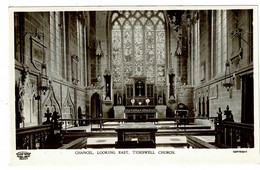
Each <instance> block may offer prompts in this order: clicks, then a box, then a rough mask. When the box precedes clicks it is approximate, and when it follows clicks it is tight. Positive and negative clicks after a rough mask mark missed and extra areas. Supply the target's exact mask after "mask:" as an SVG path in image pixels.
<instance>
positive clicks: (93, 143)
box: [87, 136, 215, 149]
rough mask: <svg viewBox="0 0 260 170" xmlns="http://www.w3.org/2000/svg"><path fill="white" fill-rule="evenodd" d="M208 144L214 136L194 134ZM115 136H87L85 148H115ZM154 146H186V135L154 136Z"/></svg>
mask: <svg viewBox="0 0 260 170" xmlns="http://www.w3.org/2000/svg"><path fill="white" fill-rule="evenodd" d="M196 138H199V139H201V140H203V141H204V142H207V143H209V144H212V145H213V144H214V141H215V137H214V136H196ZM116 141H117V137H102V138H96V137H92V138H88V139H87V149H106V148H107V149H109V148H111V149H112V148H115V142H116ZM156 148H157V149H159V148H187V138H186V136H170V137H169V136H156Z"/></svg>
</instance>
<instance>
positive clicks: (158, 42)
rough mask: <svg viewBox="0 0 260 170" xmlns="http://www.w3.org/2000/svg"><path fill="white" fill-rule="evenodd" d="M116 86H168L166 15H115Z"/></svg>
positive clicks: (112, 35)
mask: <svg viewBox="0 0 260 170" xmlns="http://www.w3.org/2000/svg"><path fill="white" fill-rule="evenodd" d="M111 28H112V30H111V49H112V59H113V61H112V68H113V83H123V84H132V83H133V78H132V77H133V76H143V77H146V83H150V84H155V83H156V82H157V83H160V84H162V83H165V71H166V52H165V51H166V33H165V32H166V31H165V19H164V15H163V13H162V11H114V12H113V13H112V18H111Z"/></svg>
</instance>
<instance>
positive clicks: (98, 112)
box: [91, 93, 102, 118]
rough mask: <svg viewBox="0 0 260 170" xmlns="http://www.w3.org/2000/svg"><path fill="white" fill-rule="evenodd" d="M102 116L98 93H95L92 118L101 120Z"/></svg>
mask: <svg viewBox="0 0 260 170" xmlns="http://www.w3.org/2000/svg"><path fill="white" fill-rule="evenodd" d="M101 116H102V112H101V101H100V96H99V94H98V93H94V94H93V95H92V97H91V118H99V117H101Z"/></svg>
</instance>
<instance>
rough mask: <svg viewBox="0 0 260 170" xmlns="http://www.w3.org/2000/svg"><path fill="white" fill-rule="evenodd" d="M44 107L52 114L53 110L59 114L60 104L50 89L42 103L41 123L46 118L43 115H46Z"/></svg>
mask: <svg viewBox="0 0 260 170" xmlns="http://www.w3.org/2000/svg"><path fill="white" fill-rule="evenodd" d="M46 107H48V108H49V109H50V112H53V111H54V109H55V110H56V111H57V112H58V113H59V114H61V107H60V104H59V102H58V100H57V98H56V96H55V93H54V91H53V89H52V88H50V90H49V92H48V95H47V97H46V98H45V100H44V102H43V103H42V107H41V109H42V114H43V115H42V121H43V122H44V121H46V118H45V117H44V113H46Z"/></svg>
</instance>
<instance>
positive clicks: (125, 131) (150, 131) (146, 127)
mask: <svg viewBox="0 0 260 170" xmlns="http://www.w3.org/2000/svg"><path fill="white" fill-rule="evenodd" d="M115 131H116V132H117V142H116V143H115V148H155V147H156V141H155V133H156V132H157V127H156V126H155V125H154V124H152V123H125V124H122V125H120V126H118V127H117V128H116V129H115Z"/></svg>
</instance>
